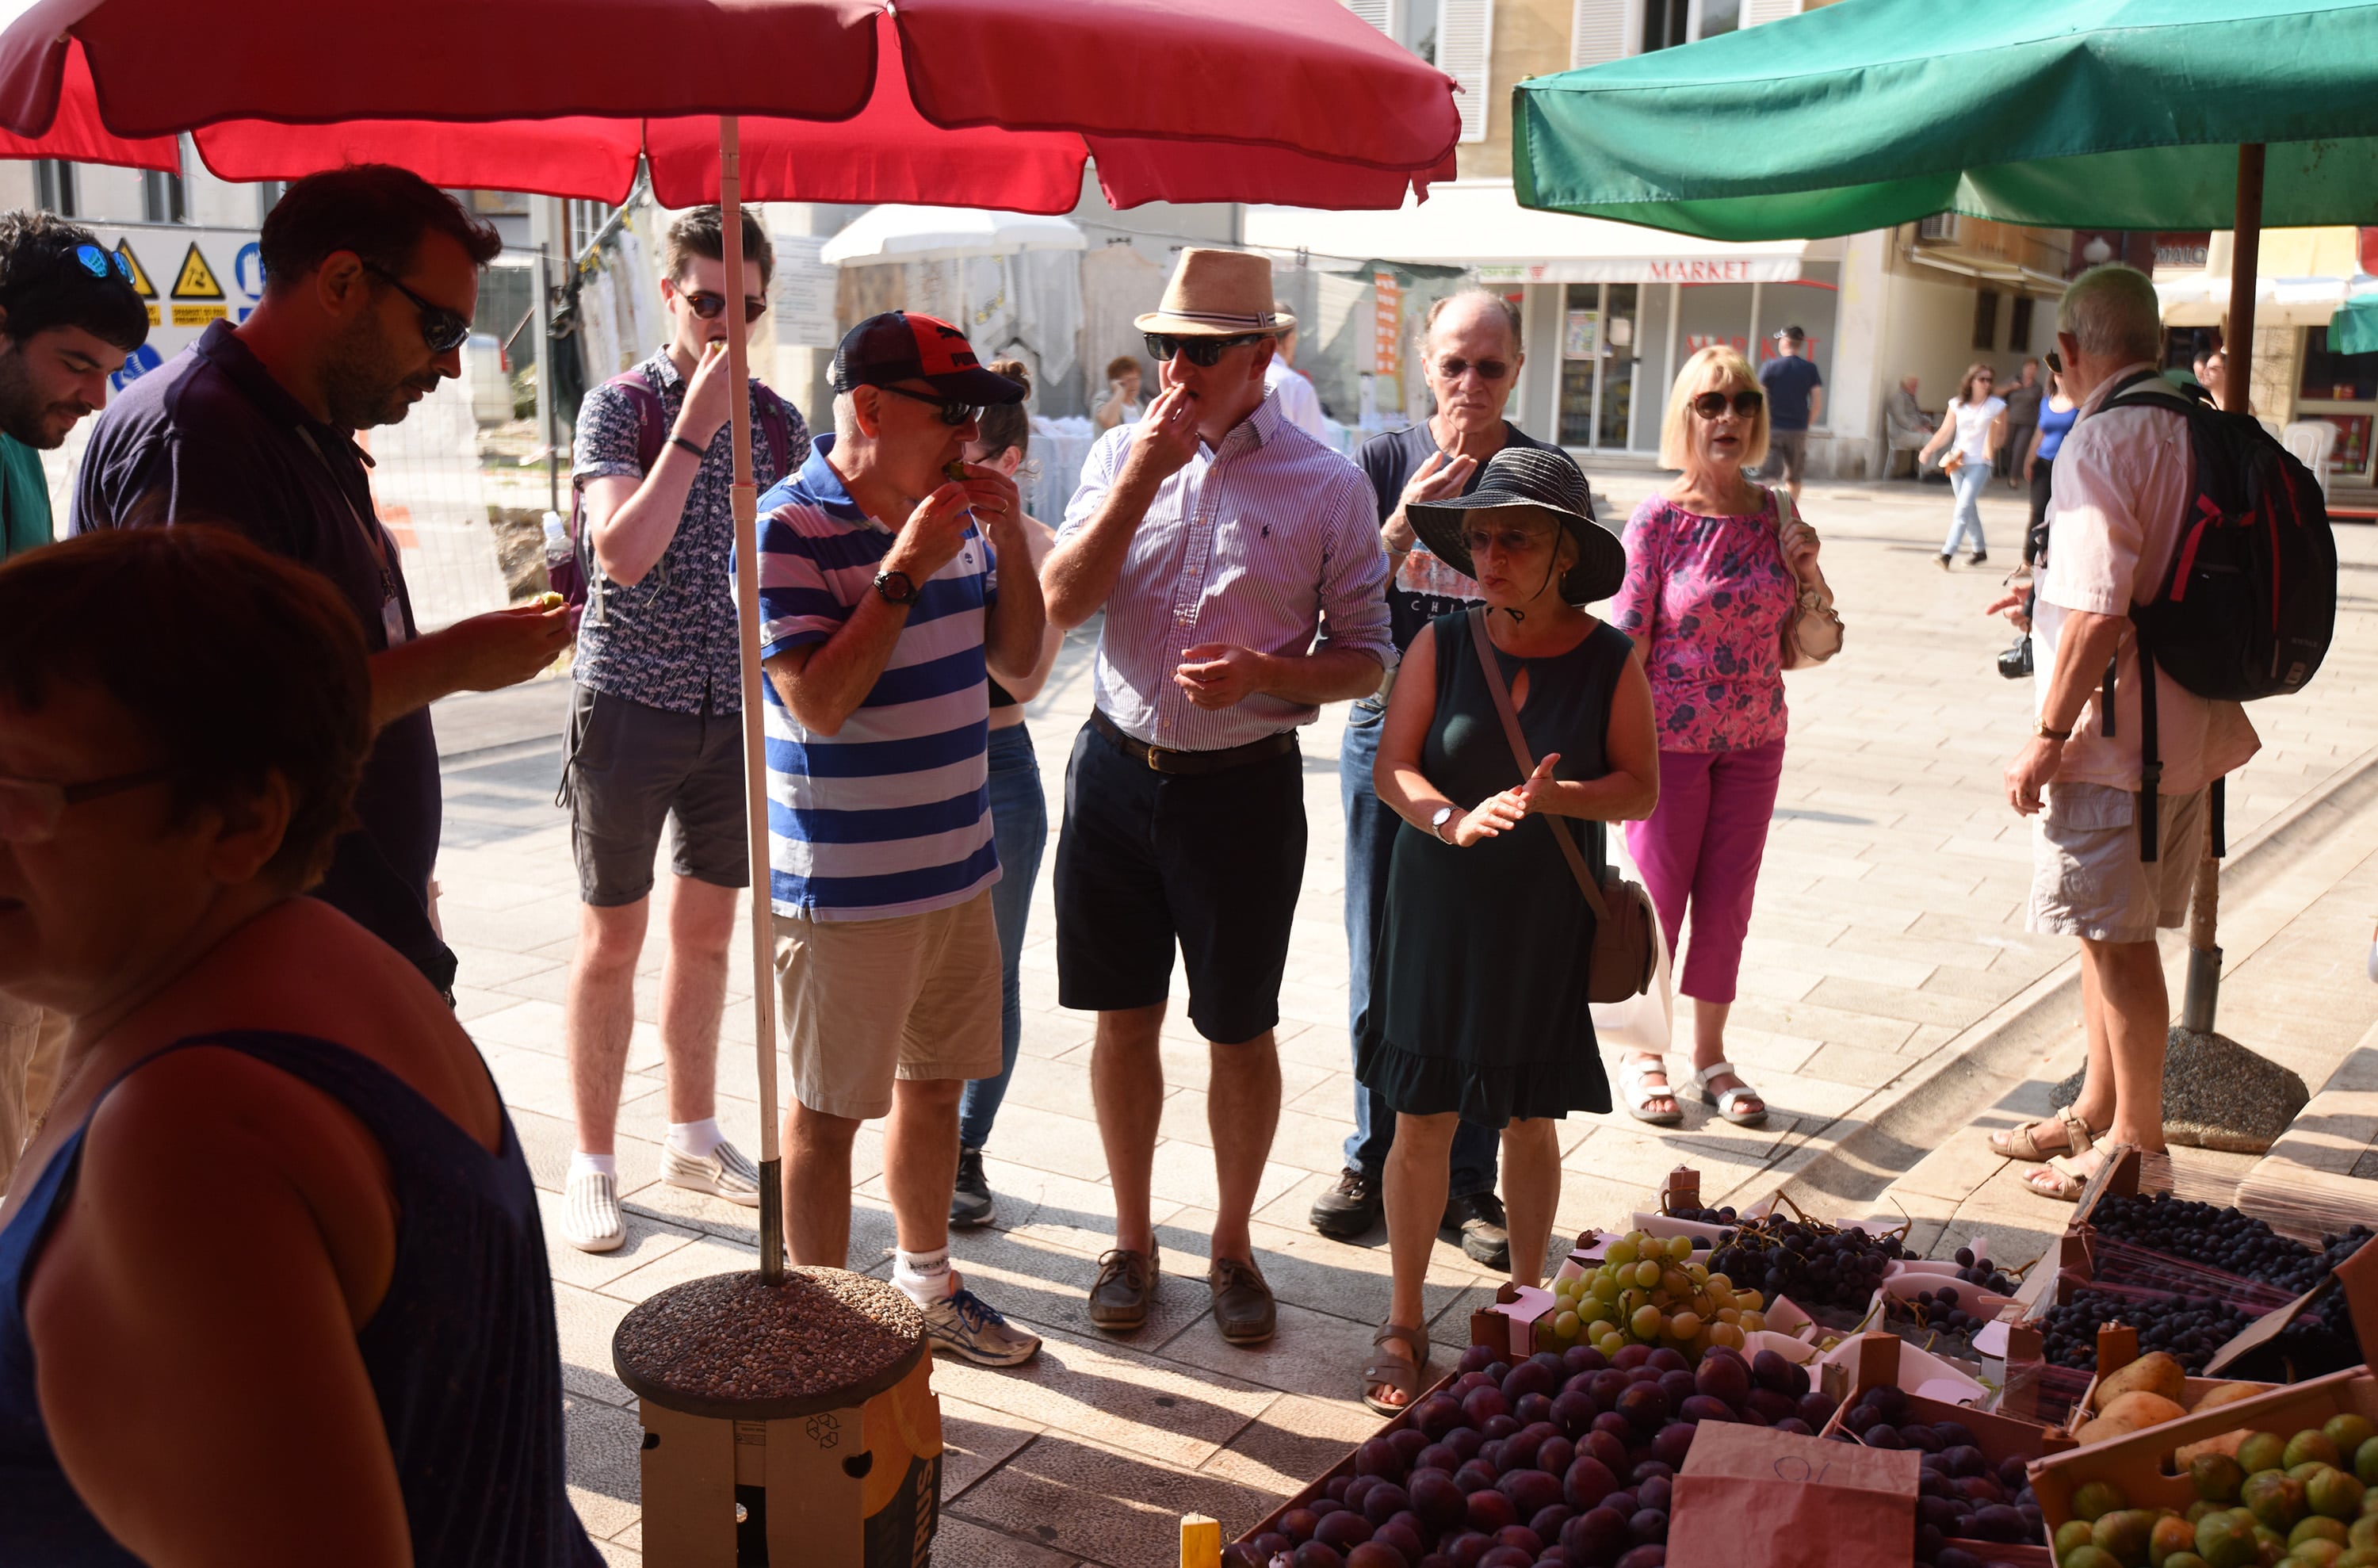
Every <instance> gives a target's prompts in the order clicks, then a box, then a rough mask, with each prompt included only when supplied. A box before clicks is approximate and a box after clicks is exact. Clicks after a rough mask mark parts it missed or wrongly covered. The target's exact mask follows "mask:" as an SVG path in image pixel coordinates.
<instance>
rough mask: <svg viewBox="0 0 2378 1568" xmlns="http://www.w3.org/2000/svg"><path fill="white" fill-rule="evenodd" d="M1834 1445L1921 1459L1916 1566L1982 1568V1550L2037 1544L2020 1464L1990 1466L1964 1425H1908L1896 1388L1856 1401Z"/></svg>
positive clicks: (2034, 1510)
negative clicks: (1909, 1452)
mask: <svg viewBox="0 0 2378 1568" xmlns="http://www.w3.org/2000/svg"><path fill="white" fill-rule="evenodd" d="M1833 1437H1834V1438H1835V1439H1836V1440H1837V1441H1843V1442H1853V1441H1855V1442H1863V1443H1864V1444H1866V1445H1867V1446H1868V1448H1900V1449H1910V1448H1912V1449H1915V1450H1916V1451H1917V1452H1918V1453H1920V1454H1921V1455H1922V1456H1923V1465H1924V1472H1923V1479H1922V1481H1921V1482H1920V1483H1919V1484H1918V1487H1917V1491H1916V1562H1919V1563H1928V1564H1930V1565H1931V1568H1983V1565H1984V1564H1987V1563H1988V1562H1990V1561H1991V1559H1990V1558H1989V1557H1988V1555H1987V1553H1988V1547H1987V1546H1983V1545H1980V1544H1979V1543H1983V1542H1990V1543H2005V1544H2009V1545H2013V1544H2019V1543H2022V1542H2025V1541H2036V1540H2037V1539H2039V1536H2040V1513H2039V1504H2038V1503H2037V1502H2035V1501H2034V1500H2033V1498H2032V1495H2031V1481H2030V1479H2029V1478H2028V1477H2027V1476H2025V1475H2024V1464H2023V1461H2022V1460H2020V1459H2009V1460H2006V1461H2004V1462H2003V1463H2001V1464H1998V1465H1992V1464H1991V1463H1990V1462H1989V1459H1988V1457H1987V1456H1986V1455H1985V1454H1984V1453H1982V1450H1981V1445H1980V1444H1979V1443H1977V1442H1976V1441H1974V1434H1973V1432H1972V1431H1971V1430H1969V1429H1967V1428H1966V1427H1965V1425H1964V1423H1963V1422H1961V1421H1939V1422H1924V1421H1910V1420H1908V1419H1907V1395H1906V1394H1905V1393H1903V1392H1901V1391H1900V1390H1898V1389H1896V1388H1892V1387H1888V1386H1884V1387H1877V1388H1870V1389H1868V1390H1867V1391H1866V1392H1865V1393H1862V1394H1860V1395H1858V1397H1857V1400H1856V1403H1854V1404H1852V1405H1851V1406H1850V1407H1849V1409H1848V1410H1847V1411H1846V1412H1845V1413H1844V1415H1843V1417H1842V1424H1841V1427H1840V1429H1837V1430H1835V1431H1834V1433H1833ZM1952 1541H1956V1542H1958V1543H1960V1544H1958V1545H1955V1546H1952V1545H1950V1544H1949V1543H1950V1542H1952Z"/></svg>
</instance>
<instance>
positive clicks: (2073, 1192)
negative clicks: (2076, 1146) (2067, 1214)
mask: <svg viewBox="0 0 2378 1568" xmlns="http://www.w3.org/2000/svg"><path fill="white" fill-rule="evenodd" d="M2096 1174H2097V1173H2096V1171H2090V1170H2083V1169H2082V1168H2081V1167H2080V1165H2078V1164H2075V1163H2074V1162H2073V1161H2072V1160H2069V1159H2067V1158H2065V1157H2064V1156H2063V1155H2061V1154H2050V1155H2049V1156H2048V1160H2047V1163H2046V1164H2042V1165H2041V1166H2040V1167H2039V1169H2037V1170H2036V1171H2025V1172H2024V1176H2023V1184H2024V1186H2025V1187H2027V1188H2031V1190H2032V1191H2034V1192H2036V1193H2038V1194H2039V1195H2040V1196H2041V1197H2042V1198H2053V1199H2055V1200H2057V1201H2058V1202H2060V1203H2078V1202H2079V1201H2081V1194H2082V1192H2083V1191H2084V1189H2085V1188H2087V1187H2088V1185H2089V1181H2090V1178H2091V1177H2093V1176H2096Z"/></svg>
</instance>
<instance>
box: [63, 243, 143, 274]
mask: <svg viewBox="0 0 2378 1568" xmlns="http://www.w3.org/2000/svg"><path fill="white" fill-rule="evenodd" d="M75 259H76V260H78V261H79V262H81V263H82V268H83V271H86V272H89V273H90V275H91V276H92V277H94V278H98V279H101V280H102V281H104V280H105V278H106V277H107V274H108V271H109V263H111V262H113V263H114V272H115V275H116V276H117V277H119V278H121V279H123V280H124V281H125V282H126V283H130V282H131V281H132V263H131V262H129V261H126V259H124V253H123V252H122V251H120V250H102V249H101V248H100V247H98V246H95V245H78V246H76V247H75Z"/></svg>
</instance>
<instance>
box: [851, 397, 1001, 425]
mask: <svg viewBox="0 0 2378 1568" xmlns="http://www.w3.org/2000/svg"><path fill="white" fill-rule="evenodd" d="M875 390H876V391H877V392H890V393H891V394H892V395H893V396H894V397H905V398H907V400H908V401H909V402H910V403H921V404H925V405H926V406H927V407H929V408H931V409H932V410H933V412H935V413H936V414H939V415H940V416H942V423H943V424H944V425H948V426H951V427H952V428H955V427H957V426H959V425H971V424H973V423H974V422H975V421H976V420H978V419H979V418H981V417H982V404H979V403H960V402H959V401H958V400H957V399H956V398H954V397H937V396H935V395H934V394H932V393H931V392H910V391H909V390H908V389H907V388H906V387H877V388H876V389H875Z"/></svg>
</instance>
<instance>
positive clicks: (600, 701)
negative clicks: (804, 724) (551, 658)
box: [561, 685, 751, 906]
mask: <svg viewBox="0 0 2378 1568" xmlns="http://www.w3.org/2000/svg"><path fill="white" fill-rule="evenodd" d="M561 788H562V794H563V797H564V799H565V800H566V801H567V802H568V803H569V806H570V850H571V852H572V854H574V855H575V856H576V857H577V861H578V896H579V898H580V899H582V900H583V901H584V902H586V903H589V904H595V905H598V906H607V905H616V904H632V903H634V902H635V901H636V900H637V899H642V898H644V897H645V896H647V895H648V894H650V893H651V892H652V890H653V859H654V856H655V853H656V852H657V851H658V850H659V848H660V841H661V824H662V822H663V821H664V820H666V819H667V818H670V817H675V818H676V819H677V850H676V853H675V855H674V856H673V857H672V859H673V865H674V869H675V870H676V872H677V874H679V876H691V877H694V878H696V879H697V880H699V881H703V882H707V883H710V884H711V885H712V886H714V887H744V886H746V885H748V884H749V883H750V882H751V862H750V860H749V858H748V856H747V853H746V849H745V846H746V844H747V843H748V839H747V837H746V835H745V831H744V816H743V719H742V717H741V716H740V715H739V714H732V713H712V714H695V713H671V712H668V711H667V710H666V709H663V708H656V707H646V706H644V705H643V704H642V703H638V702H631V701H629V700H628V699H627V698H625V697H620V696H614V695H612V694H610V693H608V692H598V691H595V689H594V688H593V687H591V686H583V685H582V686H580V687H579V688H578V689H577V693H576V695H575V697H574V698H573V700H572V701H571V703H570V736H569V751H568V754H567V756H566V759H565V760H564V762H563V763H562V769H561Z"/></svg>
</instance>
